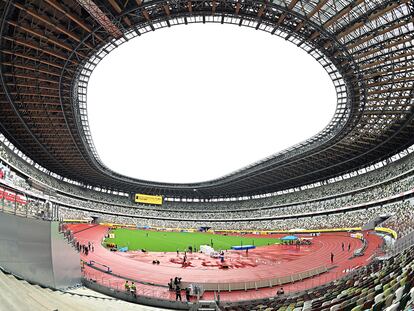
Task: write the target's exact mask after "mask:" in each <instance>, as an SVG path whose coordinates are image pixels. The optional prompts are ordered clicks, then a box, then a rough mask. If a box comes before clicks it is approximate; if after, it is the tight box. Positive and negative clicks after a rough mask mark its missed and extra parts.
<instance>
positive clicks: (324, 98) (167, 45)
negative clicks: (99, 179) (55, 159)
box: [87, 24, 336, 183]
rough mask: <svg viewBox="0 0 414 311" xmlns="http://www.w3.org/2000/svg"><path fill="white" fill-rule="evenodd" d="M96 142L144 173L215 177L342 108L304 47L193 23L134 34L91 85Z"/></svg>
mask: <svg viewBox="0 0 414 311" xmlns="http://www.w3.org/2000/svg"><path fill="white" fill-rule="evenodd" d="M87 103H88V118H89V125H90V129H91V133H92V137H93V141H94V144H95V147H96V150H97V152H98V154H99V157H100V159H101V161H102V162H103V163H104V164H105V165H106V166H107V167H109V168H110V169H112V170H114V171H116V172H118V173H121V174H124V175H127V176H130V177H134V178H138V179H142V180H148V181H158V182H171V183H192V182H202V181H208V180H212V179H215V178H219V177H221V176H223V175H227V174H229V173H231V172H233V171H235V170H238V169H240V168H242V167H244V166H246V165H249V164H252V163H253V162H256V161H258V160H261V159H263V158H265V157H268V156H270V155H272V154H274V153H276V152H278V151H281V150H283V149H285V148H288V147H290V146H293V145H295V144H297V143H299V142H301V141H304V140H306V139H308V138H310V137H312V136H314V135H315V134H317V133H318V132H319V131H321V130H322V129H323V128H324V127H325V126H326V125H327V124H328V123H329V122H330V120H331V118H332V116H333V115H334V113H335V109H336V92H335V88H334V86H333V83H332V81H331V79H330V77H329V75H328V74H327V73H326V72H325V70H324V69H323V68H322V66H321V65H320V64H319V63H318V62H317V61H315V59H313V58H312V57H311V56H310V55H308V54H307V53H306V52H305V51H303V50H302V49H300V48H298V47H297V46H295V45H293V44H292V43H290V42H287V41H285V40H283V39H281V38H279V37H277V36H271V35H269V34H268V33H265V32H262V31H256V30H254V29H249V28H245V27H237V26H234V25H218V24H206V25H202V24H195V25H188V26H177V27H172V28H168V29H161V30H159V31H156V32H154V33H151V34H150V35H144V36H141V37H138V38H134V39H132V40H131V41H129V42H127V43H125V44H123V45H121V46H120V47H119V48H117V49H115V50H114V51H112V52H111V53H110V54H109V55H108V56H106V57H105V58H104V59H103V60H102V61H101V62H100V63H99V64H98V66H97V67H96V68H95V70H94V72H93V74H92V76H91V78H90V80H89V84H88V99H87Z"/></svg>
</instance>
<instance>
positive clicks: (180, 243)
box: [105, 229, 280, 252]
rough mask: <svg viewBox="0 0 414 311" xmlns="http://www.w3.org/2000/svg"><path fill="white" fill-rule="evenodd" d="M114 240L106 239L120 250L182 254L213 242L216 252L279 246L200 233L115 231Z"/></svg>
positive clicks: (267, 241) (268, 241)
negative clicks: (122, 248) (234, 248)
mask: <svg viewBox="0 0 414 311" xmlns="http://www.w3.org/2000/svg"><path fill="white" fill-rule="evenodd" d="M111 233H114V234H115V238H113V239H109V238H108V239H105V243H115V244H116V245H117V246H118V248H121V247H125V246H127V247H128V249H129V250H139V249H145V250H147V251H152V252H176V251H177V249H178V250H179V251H180V252H182V251H184V250H185V249H188V248H189V246H192V247H193V249H194V247H196V248H197V250H199V249H200V245H210V244H211V242H213V248H214V249H215V250H226V249H231V247H232V246H236V245H238V246H240V245H255V246H263V245H272V244H279V243H280V239H276V238H259V237H258V238H254V237H243V236H225V235H221V234H210V233H200V232H164V231H149V230H131V229H115V230H112V231H111Z"/></svg>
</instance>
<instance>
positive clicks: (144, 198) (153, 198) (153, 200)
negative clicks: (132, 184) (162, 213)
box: [135, 193, 162, 205]
mask: <svg viewBox="0 0 414 311" xmlns="http://www.w3.org/2000/svg"><path fill="white" fill-rule="evenodd" d="M135 203H143V204H155V205H162V196H160V195H148V194H141V193H136V194H135Z"/></svg>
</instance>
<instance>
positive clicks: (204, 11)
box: [0, 0, 414, 198]
mask: <svg viewBox="0 0 414 311" xmlns="http://www.w3.org/2000/svg"><path fill="white" fill-rule="evenodd" d="M413 11H414V7H413V2H412V1H411V0H399V1H364V0H356V1H345V0H319V1H314V0H301V1H299V0H286V1H247V0H226V1H224V0H223V1H219V0H203V1H198V0H183V1H181V0H170V1H159V0H148V1H141V0H135V1H132V0H131V1H124V0H123V1H121V0H109V1H100V0H94V1H92V0H76V1H75V0H64V1H56V0H30V1H29V0H28V1H22V0H18V1H7V0H3V1H1V2H0V14H1V24H0V25H1V26H0V27H1V29H0V46H1V51H0V57H1V66H0V79H1V84H2V87H1V89H0V92H1V93H0V111H1V114H0V126H1V128H0V131H1V132H2V133H3V134H4V135H5V136H6V137H7V138H8V139H9V140H10V141H11V142H12V143H13V144H14V145H15V146H16V147H17V148H19V149H20V150H21V151H22V152H24V153H25V154H26V155H27V156H29V157H30V158H32V159H33V160H34V161H36V162H37V163H39V164H40V165H42V166H43V167H45V168H47V169H49V170H50V171H52V172H55V173H57V174H59V175H61V176H64V177H67V178H70V179H73V180H78V181H80V182H83V183H85V184H88V185H93V186H99V187H103V188H107V189H114V190H121V191H129V192H143V193H151V194H162V195H166V196H170V197H187V198H191V197H196V198H214V197H229V196H230V197H234V196H246V195H255V194H261V193H267V192H274V191H277V190H281V189H286V188H292V187H297V186H300V185H304V184H308V183H311V182H315V181H319V180H323V179H327V178H330V177H333V176H337V175H340V174H344V173H346V172H350V171H354V170H356V169H358V168H361V167H362V166H366V165H368V164H371V163H374V162H377V161H380V160H383V159H385V158H387V157H389V156H391V155H393V154H395V153H397V152H399V151H401V150H402V149H404V148H406V147H408V146H410V145H412V144H413V143H414V134H413V133H414V128H413V125H414V123H413V116H414V111H413V104H414V101H413V94H412V93H413V82H414V77H413V76H414V75H413V68H414V49H413V37H412V35H413V32H414V26H413V18H414V17H413V16H414V15H413ZM205 22H215V23H232V24H238V25H240V26H247V27H252V28H256V29H260V30H263V31H266V32H269V33H271V34H274V35H278V36H280V37H282V38H285V39H286V40H289V41H291V42H293V43H294V44H296V45H297V46H298V47H299V48H302V49H304V50H305V51H307V52H308V53H309V54H310V55H312V56H313V57H314V58H315V59H316V60H317V61H318V62H319V63H320V64H321V65H322V66H323V67H324V68H325V70H326V71H327V72H328V74H329V75H330V76H331V78H332V80H333V82H334V84H335V87H336V91H337V98H338V101H337V110H336V114H335V116H334V118H333V119H332V121H331V123H330V124H329V125H328V126H327V127H326V128H325V129H324V130H323V131H322V132H320V133H319V134H317V135H316V136H315V137H313V138H311V139H309V140H308V141H306V142H304V143H301V144H299V145H296V146H294V147H292V148H290V149H288V150H284V151H282V152H279V153H277V154H275V155H274V156H272V157H270V158H268V159H265V160H263V161H260V162H257V163H254V164H252V165H250V166H249V167H246V168H243V169H241V170H239V171H237V172H234V173H232V174H230V175H227V176H224V177H223V178H220V179H216V180H211V181H208V182H203V183H197V184H168V183H160V182H148V181H145V180H137V179H133V178H129V177H126V176H122V175H120V174H117V173H115V172H113V171H111V170H110V169H108V168H107V167H105V166H104V165H103V164H102V163H101V162H100V160H99V157H98V156H97V153H96V151H95V148H94V146H93V141H92V138H91V136H90V131H89V125H88V121H87V114H86V87H87V82H88V79H89V76H90V74H91V72H92V71H93V68H94V67H95V66H96V65H97V64H98V63H99V61H100V60H101V59H102V58H103V57H104V56H105V55H106V54H108V53H109V52H110V51H111V50H113V49H114V48H116V47H117V46H119V45H120V44H122V43H123V42H125V41H128V40H130V39H132V38H133V37H136V36H139V35H141V34H143V33H146V32H151V31H154V30H156V29H158V28H162V27H170V26H173V25H176V24H189V23H205ZM263 57H271V55H269V54H268V53H265V52H264V53H263ZM298 126H299V125H298Z"/></svg>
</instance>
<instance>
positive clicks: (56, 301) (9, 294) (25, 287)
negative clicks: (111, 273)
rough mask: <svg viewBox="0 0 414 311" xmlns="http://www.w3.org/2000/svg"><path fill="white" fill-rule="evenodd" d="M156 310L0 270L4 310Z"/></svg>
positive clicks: (1, 310)
mask: <svg viewBox="0 0 414 311" xmlns="http://www.w3.org/2000/svg"><path fill="white" fill-rule="evenodd" d="M27 310H30V311H46V310H47V311H54V310H56V311H57V310H59V311H66V310H67V311H72V310H73V311H84V310H88V311H95V310H96V311H115V310H122V311H138V310H140V311H155V310H159V309H157V308H152V307H147V306H142V305H136V304H132V303H128V302H125V301H121V300H117V299H114V298H111V297H106V296H104V295H101V294H98V293H95V292H93V291H90V290H88V289H77V290H73V291H69V292H62V291H54V290H51V289H49V288H42V287H40V286H38V285H32V284H29V283H28V282H26V281H24V280H19V279H17V278H15V277H14V276H13V275H11V274H6V273H4V272H3V271H1V270H0V311H27Z"/></svg>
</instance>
